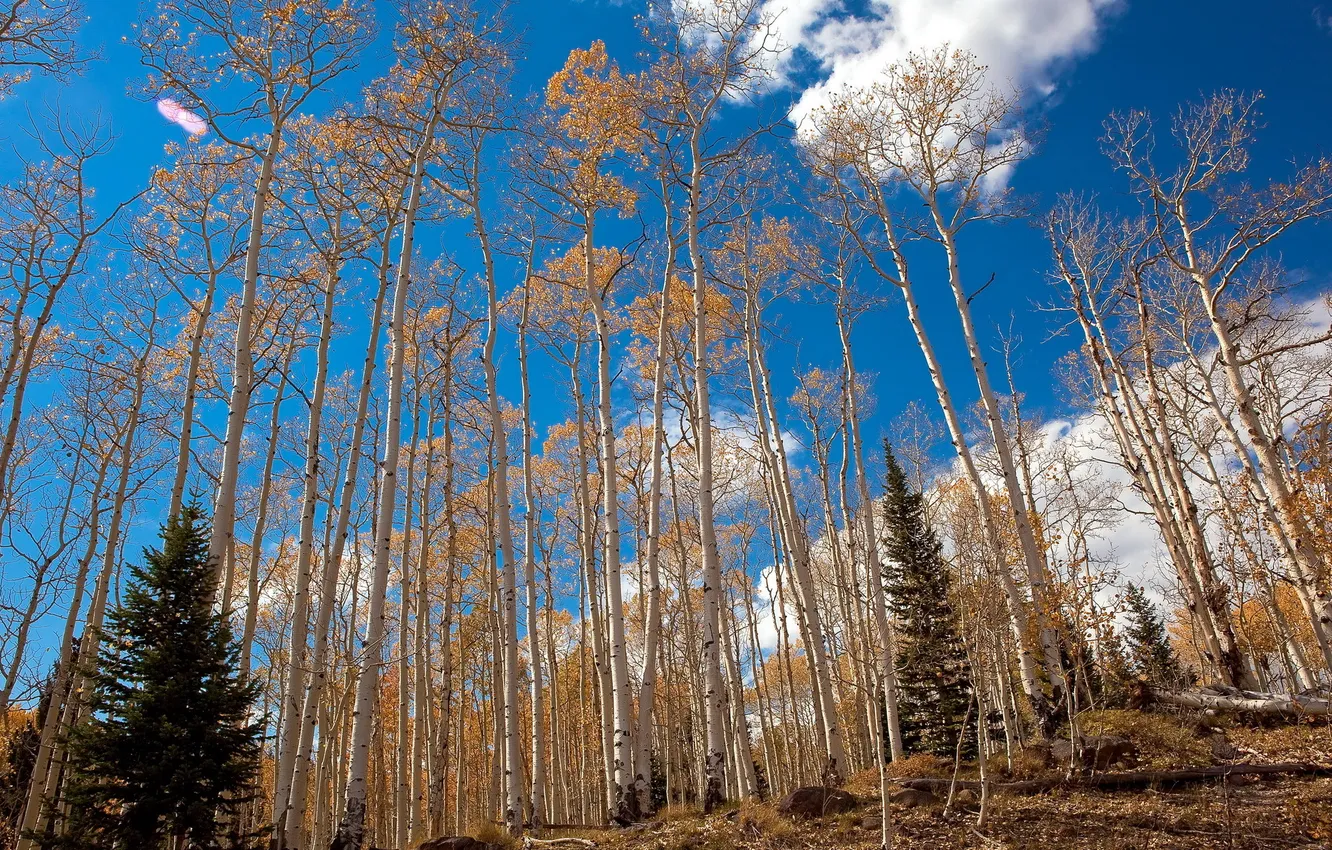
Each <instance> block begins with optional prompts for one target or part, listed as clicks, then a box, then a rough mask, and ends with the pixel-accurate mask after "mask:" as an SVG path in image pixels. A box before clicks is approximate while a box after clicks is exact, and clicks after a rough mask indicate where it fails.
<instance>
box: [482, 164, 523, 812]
mask: <svg viewBox="0 0 1332 850" xmlns="http://www.w3.org/2000/svg"><path fill="white" fill-rule="evenodd" d="M480 172H481V156H480V151H479V150H478V151H477V152H476V155H475V158H474V160H473V163H472V183H471V185H472V187H473V196H472V217H473V220H474V222H475V225H476V235H477V239H478V240H479V241H480V244H481V255H482V261H483V264H484V267H485V281H486V303H487V322H486V340H485V345H484V348H483V349H482V357H481V364H482V368H483V369H484V370H485V378H486V411H487V414H488V415H489V423H490V432H491V438H492V440H493V441H494V451H495V474H494V479H495V511H496V517H495V520H496V526H497V529H496V530H497V531H498V535H497V536H498V538H499V540H498V543H499V549H500V555H501V557H502V559H503V561H504V566H503V570H504V587H503V593H502V596H501V603H502V605H503V612H502V614H503V616H502V617H501V620H502V621H503V626H504V640H503V652H504V700H505V702H504V704H505V706H506V711H505V715H504V752H505V771H506V773H505V791H506V793H505V804H504V822H505V824H507V825H508V827H509V831H510V832H511V833H512V834H514V835H520V834H521V833H522V829H523V814H524V811H525V810H526V805H525V801H524V798H523V784H524V783H523V776H522V774H523V769H522V768H523V762H522V756H521V753H522V748H521V736H522V732H521V730H520V729H519V728H518V727H519V722H520V718H519V716H518V675H519V672H518V588H517V583H518V578H517V564H516V562H515V556H514V550H513V528H512V525H511V523H510V519H509V515H510V511H511V510H512V504H511V503H510V501H509V480H508V478H509V449H508V438H507V435H506V432H505V429H504V419H503V417H502V416H501V415H500V406H499V391H498V390H497V389H496V388H495V341H496V337H497V334H498V333H499V295H498V293H497V285H496V280H495V260H494V257H493V256H492V254H491V249H490V235H489V231H488V230H487V229H486V223H485V219H484V217H483V216H482V213H481V200H480V198H479V197H478V196H477V193H478V192H479V191H480V187H481V185H482V184H481V173H480Z"/></svg>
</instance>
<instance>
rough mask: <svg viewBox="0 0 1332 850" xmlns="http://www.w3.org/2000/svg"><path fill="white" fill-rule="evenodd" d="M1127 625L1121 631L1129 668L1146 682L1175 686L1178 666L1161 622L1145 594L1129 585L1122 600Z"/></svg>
mask: <svg viewBox="0 0 1332 850" xmlns="http://www.w3.org/2000/svg"><path fill="white" fill-rule="evenodd" d="M1124 604H1125V605H1126V606H1127V607H1128V611H1127V618H1128V622H1127V624H1126V626H1125V628H1124V638H1125V643H1126V644H1127V650H1128V661H1129V667H1130V668H1131V669H1132V670H1133V672H1134V673H1135V674H1136V675H1138V676H1140V677H1142V678H1145V679H1147V680H1149V681H1153V682H1162V683H1166V684H1171V685H1174V684H1177V683H1178V682H1179V680H1180V678H1181V672H1182V665H1181V664H1180V662H1179V656H1177V655H1176V654H1175V649H1174V647H1172V646H1171V645H1170V638H1169V637H1168V636H1167V635H1166V627H1165V621H1164V620H1163V619H1162V618H1161V614H1160V612H1158V611H1157V610H1156V606H1155V605H1153V604H1152V601H1151V600H1150V599H1148V598H1147V594H1146V593H1145V592H1143V589H1142V588H1141V587H1139V586H1137V585H1133V584H1130V585H1129V586H1128V592H1127V593H1126V594H1125V596H1124Z"/></svg>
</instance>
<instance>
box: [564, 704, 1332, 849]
mask: <svg viewBox="0 0 1332 850" xmlns="http://www.w3.org/2000/svg"><path fill="white" fill-rule="evenodd" d="M1093 720H1094V721H1095V722H1094V723H1093V724H1092V725H1093V726H1099V728H1093V729H1092V730H1091V731H1088V730H1087V729H1086V728H1084V730H1083V733H1084V734H1093V733H1096V732H1104V733H1107V734H1126V735H1129V736H1130V737H1131V738H1132V739H1133V740H1134V743H1135V745H1136V746H1137V748H1138V752H1139V763H1138V765H1137V769H1139V770H1158V769H1159V770H1165V769H1178V768H1185V767H1204V766H1212V765H1214V764H1218V763H1224V764H1235V765H1243V764H1277V763H1288V762H1299V763H1315V764H1322V765H1329V764H1332V726H1329V725H1328V724H1325V723H1324V724H1320V725H1316V726H1315V725H1307V724H1301V725H1294V726H1283V727H1276V728H1266V729H1264V728H1248V727H1244V726H1234V725H1232V726H1230V727H1229V728H1225V729H1224V731H1223V732H1218V733H1214V734H1212V735H1200V734H1199V733H1198V732H1197V730H1196V727H1195V725H1194V724H1193V723H1192V722H1191V721H1190V720H1189V719H1188V718H1175V717H1164V716H1161V715H1142V714H1138V713H1136V712H1105V713H1103V714H1102V715H1101V716H1099V717H1097V718H1093ZM1221 735H1224V740H1225V741H1226V742H1227V743H1229V744H1230V745H1232V746H1233V747H1235V748H1236V749H1237V750H1238V753H1234V752H1233V751H1232V752H1231V753H1229V754H1230V755H1232V756H1233V757H1232V758H1230V759H1227V760H1225V761H1222V760H1220V759H1218V758H1217V757H1216V756H1215V755H1214V754H1213V746H1212V744H1213V741H1214V740H1216V739H1218V738H1219V737H1220V736H1221ZM1001 766H1002V768H1003V775H1002V776H999V775H998V769H999V768H1000V767H1001ZM994 767H995V768H996V770H995V771H994V773H992V778H994V779H995V780H996V781H1004V780H1007V779H1033V778H1044V777H1053V776H1058V775H1059V773H1058V772H1057V771H1056V770H1055V769H1053V768H1050V767H1047V766H1046V765H1045V764H1042V763H1039V762H1038V761H1037V760H1036V759H1035V758H1034V757H1033V756H1032V755H1031V754H1030V753H1020V754H1019V755H1018V757H1017V758H1015V759H1014V763H1013V768H1012V770H1009V769H1008V764H1007V759H996V760H995V762H994ZM951 772H952V765H951V764H950V763H945V762H942V761H939V760H937V759H930V758H928V757H913V758H911V759H907V760H904V761H903V762H899V763H897V764H896V765H894V768H893V770H892V771H891V774H892V775H893V776H894V777H896V778H899V779H902V778H908V777H911V778H915V777H923V776H934V777H941V776H942V777H947V776H950V775H951ZM962 775H963V776H964V777H965V776H968V775H969V776H970V777H972V778H974V777H975V775H976V773H975V766H974V765H969V766H965V767H964V769H963V771H962ZM847 790H849V791H851V792H852V793H853V794H855V795H856V797H857V799H858V800H860V805H859V806H858V807H857V808H856V810H854V811H852V812H847V813H845V814H841V815H838V816H835V817H827V818H822V819H815V820H810V821H793V820H791V819H789V818H787V817H785V816H784V815H781V814H779V813H778V812H777V811H776V808H775V806H774V805H773V804H772V803H758V804H752V803H746V804H744V805H742V806H740V807H738V808H735V809H732V810H730V811H725V812H720V813H717V814H714V815H710V816H707V817H704V816H702V815H700V814H698V813H697V812H694V811H690V810H687V809H682V808H676V807H672V808H668V809H666V810H664V811H663V812H662V814H661V815H660V819H659V820H657V821H655V822H653V823H651V824H647V825H643V826H639V827H635V828H631V829H628V830H617V831H578V832H557V833H553V834H550V835H548V836H546V837H548V838H559V837H561V836H578V837H581V838H583V839H586V840H590V841H592V842H594V843H595V846H596V847H597V848H607V850H738V848H755V850H767V849H768V848H772V850H781V849H783V848H791V849H792V850H794V848H818V850H822V848H828V850H831V848H855V849H856V850H860V848H864V849H865V850H869V848H876V847H878V846H880V832H879V828H878V822H877V821H878V816H879V815H880V813H881V807H880V805H879V800H878V774H877V772H874V771H870V772H866V773H862V774H858V775H856V776H854V777H852V779H851V781H850V782H848V783H847ZM892 790H893V791H896V790H898V786H896V785H894V787H893V788H892ZM940 796H943V795H940ZM975 808H976V806H975V804H974V803H971V804H970V805H967V806H965V807H961V808H960V809H959V808H958V807H956V806H955V807H954V811H952V812H950V813H948V814H945V813H944V811H943V806H942V805H941V804H935V805H927V806H920V807H912V808H899V807H898V806H896V805H894V806H892V813H891V815H892V816H891V822H892V824H893V826H894V828H895V838H894V846H895V847H896V848H909V850H934V848H961V847H976V848H990V849H991V850H998V848H1040V850H1065V848H1069V850H1073V848H1079V850H1080V849H1081V848H1088V850H1090V848H1097V850H1101V848H1106V849H1107V850H1110V849H1111V848H1113V849H1114V850H1119V848H1123V850H1129V848H1134V850H1137V848H1142V850H1147V848H1151V850H1158V849H1160V850H1164V848H1172V850H1173V848H1227V850H1250V848H1252V850H1258V848H1263V850H1268V848H1273V850H1275V848H1290V847H1297V848H1332V778H1327V777H1323V778H1309V777H1304V778H1301V777H1293V776H1280V777H1273V776H1263V777H1243V776H1236V777H1231V778H1229V779H1227V780H1225V781H1221V780H1207V781H1205V782H1199V783H1196V784H1191V785H1187V786H1184V787H1182V788H1177V789H1174V790H1159V789H1154V788H1145V789H1137V790H1122V791H1089V790H1070V789H1057V790H1052V791H1047V792H1045V793H1041V794H1036V795H1030V796H1017V795H1007V794H999V795H996V796H994V797H993V798H992V801H991V805H990V817H989V823H988V824H987V826H986V829H985V830H984V835H982V834H981V833H979V832H977V831H976V830H975V823H976V814H975ZM538 846H539V845H538ZM554 846H555V847H559V846H561V845H559V844H557V845H554ZM564 846H572V842H571V843H570V844H568V845H564Z"/></svg>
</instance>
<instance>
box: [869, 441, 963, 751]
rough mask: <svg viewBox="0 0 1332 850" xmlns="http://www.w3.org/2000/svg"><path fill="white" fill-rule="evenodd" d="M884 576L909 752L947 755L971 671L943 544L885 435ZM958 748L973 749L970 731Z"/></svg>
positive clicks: (959, 727)
mask: <svg viewBox="0 0 1332 850" xmlns="http://www.w3.org/2000/svg"><path fill="white" fill-rule="evenodd" d="M884 457H885V460H886V461H887V465H888V486H887V489H886V491H885V493H884V539H883V542H884V548H885V553H886V555H887V558H886V559H885V561H884V563H885V567H884V573H885V575H884V578H885V580H886V582H887V588H888V592H889V594H890V595H891V605H892V613H893V616H894V617H895V618H896V620H897V624H898V625H897V659H896V663H897V678H898V708H899V712H900V717H901V724H902V738H903V745H904V746H905V748H906V749H907V751H908V752H912V751H914V752H928V753H933V754H935V755H938V756H941V757H944V758H949V759H951V758H952V757H953V753H954V752H955V748H956V747H957V739H958V735H959V734H961V733H963V731H964V730H963V725H964V723H965V722H966V717H967V709H968V707H969V706H970V705H971V698H972V693H971V673H970V669H969V667H968V665H967V656H966V650H965V648H964V647H963V645H962V639H961V638H960V637H959V636H958V632H957V624H956V621H955V618H954V616H953V606H952V603H951V602H950V601H949V599H948V593H949V585H950V584H951V582H950V580H949V575H948V570H947V567H946V565H945V564H944V559H943V553H942V546H941V545H940V543H939V539H938V537H937V536H936V535H935V533H934V529H932V528H930V526H929V523H928V522H927V520H926V518H925V506H924V498H923V497H922V495H921V494H920V493H918V492H915V491H913V489H912V488H911V485H910V484H909V483H908V482H907V478H906V475H905V473H903V471H902V467H901V466H900V465H899V464H898V462H897V458H896V457H894V456H893V450H892V447H891V446H889V445H888V444H887V443H886V442H885V443H884ZM967 735H968V738H969V739H970V740H969V741H968V742H967V743H966V744H964V750H963V752H964V753H968V752H974V747H975V743H974V736H973V735H972V733H970V732H967Z"/></svg>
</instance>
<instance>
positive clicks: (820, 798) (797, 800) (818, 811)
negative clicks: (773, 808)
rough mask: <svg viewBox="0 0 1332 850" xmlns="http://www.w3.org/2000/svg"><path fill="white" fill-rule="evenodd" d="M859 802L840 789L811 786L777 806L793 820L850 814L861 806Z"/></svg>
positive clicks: (797, 791)
mask: <svg viewBox="0 0 1332 850" xmlns="http://www.w3.org/2000/svg"><path fill="white" fill-rule="evenodd" d="M859 802H860V801H859V800H857V799H856V798H855V797H854V796H852V795H851V794H850V793H848V792H846V791H843V790H842V789H840V788H823V787H820V786H817V785H809V786H806V787H804V788H797V789H795V790H794V791H792V792H791V793H790V794H787V795H786V797H785V798H783V799H782V801H781V802H780V803H778V804H777V811H779V812H781V813H782V814H784V815H787V816H789V817H793V818H821V817H827V816H828V815H840V814H842V813H843V812H849V811H851V810H852V809H854V808H855V807H856V806H857V805H859Z"/></svg>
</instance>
